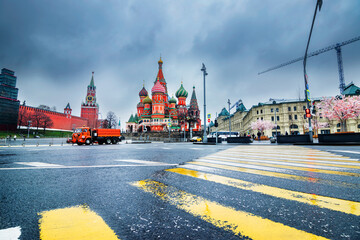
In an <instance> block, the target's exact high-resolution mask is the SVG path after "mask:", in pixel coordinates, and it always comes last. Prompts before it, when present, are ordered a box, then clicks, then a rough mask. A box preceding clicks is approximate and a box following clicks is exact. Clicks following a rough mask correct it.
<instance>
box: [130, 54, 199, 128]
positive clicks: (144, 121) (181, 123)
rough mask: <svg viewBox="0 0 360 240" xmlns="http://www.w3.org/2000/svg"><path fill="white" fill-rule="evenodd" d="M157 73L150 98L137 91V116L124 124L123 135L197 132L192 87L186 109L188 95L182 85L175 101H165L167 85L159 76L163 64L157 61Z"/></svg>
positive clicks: (141, 91)
mask: <svg viewBox="0 0 360 240" xmlns="http://www.w3.org/2000/svg"><path fill="white" fill-rule="evenodd" d="M158 64H159V71H158V74H157V77H156V79H155V82H154V86H153V87H152V89H151V98H150V96H149V94H148V91H147V90H146V89H145V86H143V88H142V89H141V90H140V92H139V97H140V102H139V103H138V104H137V113H136V114H135V115H131V116H130V118H129V121H128V122H126V131H127V132H145V131H146V132H149V131H151V132H162V131H169V128H170V129H171V131H184V129H185V131H189V130H190V129H191V130H192V131H200V130H201V120H200V110H199V106H198V103H197V99H196V94H195V87H193V92H192V96H191V100H190V105H189V106H187V105H186V98H187V97H188V92H187V91H186V90H185V88H184V86H183V83H181V86H180V88H179V89H178V90H177V91H176V93H175V96H176V98H177V99H178V100H176V99H175V98H174V96H173V97H172V98H170V97H169V94H168V90H167V83H166V81H165V78H164V74H163V72H162V65H163V61H162V60H161V58H160V60H159V61H158Z"/></svg>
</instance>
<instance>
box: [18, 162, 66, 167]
mask: <svg viewBox="0 0 360 240" xmlns="http://www.w3.org/2000/svg"><path fill="white" fill-rule="evenodd" d="M15 163H16V164H21V165H26V166H32V167H62V166H63V165H59V164H52V163H44V162H15Z"/></svg>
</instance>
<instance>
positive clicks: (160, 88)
mask: <svg viewBox="0 0 360 240" xmlns="http://www.w3.org/2000/svg"><path fill="white" fill-rule="evenodd" d="M151 92H152V93H165V92H166V90H165V88H164V86H163V85H161V83H160V81H159V79H158V80H157V81H156V83H155V85H154V86H153V88H152V89H151Z"/></svg>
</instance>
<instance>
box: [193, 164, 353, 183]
mask: <svg viewBox="0 0 360 240" xmlns="http://www.w3.org/2000/svg"><path fill="white" fill-rule="evenodd" d="M188 163H190V164H195V165H200V166H205V167H213V168H220V169H225V170H231V171H237V172H245V173H250V174H257V175H262V176H268V177H276V178H284V179H291V180H297V181H304V182H316V183H326V184H329V185H335V186H340V187H351V188H359V187H360V186H359V184H352V183H347V182H339V181H333V180H326V179H321V178H314V177H303V176H298V175H292V174H287V173H278V172H271V171H264V170H257V169H250V168H243V167H233V166H227V165H221V164H215V163H206V162H188Z"/></svg>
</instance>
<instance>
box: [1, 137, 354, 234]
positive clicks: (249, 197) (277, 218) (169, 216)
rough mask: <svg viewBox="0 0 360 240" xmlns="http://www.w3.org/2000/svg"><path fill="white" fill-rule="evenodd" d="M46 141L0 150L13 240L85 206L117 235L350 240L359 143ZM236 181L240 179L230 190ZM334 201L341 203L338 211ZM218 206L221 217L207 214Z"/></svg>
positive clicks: (5, 222) (4, 225)
mask: <svg viewBox="0 0 360 240" xmlns="http://www.w3.org/2000/svg"><path fill="white" fill-rule="evenodd" d="M54 144H55V146H48V143H46V142H43V143H42V144H40V146H39V147H36V146H25V147H21V146H20V145H18V147H1V148H0V183H1V189H0V231H1V229H9V228H14V227H19V228H20V229H21V236H20V239H39V238H40V232H41V231H42V230H43V229H42V227H41V226H39V225H40V222H41V217H42V215H41V213H42V212H44V211H52V210H56V209H64V208H70V207H75V206H86V208H87V209H91V210H92V211H93V212H95V213H96V214H97V215H98V216H100V217H101V218H102V219H103V220H104V222H105V223H106V225H107V226H108V227H109V228H110V229H112V230H113V232H114V233H115V234H116V236H117V238H118V239H252V238H253V239H274V238H272V236H270V235H267V236H258V235H256V234H252V231H253V230H252V228H255V232H263V231H265V230H263V226H262V225H263V223H269V224H270V226H272V227H270V228H271V229H272V231H276V232H282V231H285V232H289V231H290V230H293V231H294V234H297V233H301V234H302V233H309V234H312V235H316V236H322V237H324V238H328V239H360V226H359V225H360V224H359V223H360V217H359V215H360V213H359V212H360V209H359V202H360V200H359V199H360V181H359V174H360V170H359V169H360V162H359V161H358V159H359V158H360V147H354V146H348V147H345V146H338V147H327V146H319V147H311V148H304V147H293V146H285V147H284V146H276V145H259V144H258V145H255V144H254V145H242V146H239V145H227V144H221V145H217V146H204V145H193V144H190V143H167V144H166V143H152V144H118V145H108V146H106V145H103V146H97V145H93V146H76V145H75V146H71V145H64V146H60V144H61V141H60V140H57V141H55V142H54ZM29 145H30V144H29ZM313 149H315V150H313ZM316 149H319V150H322V151H321V152H320V151H318V150H316ZM326 151H327V152H326ZM330 152H331V153H332V154H336V155H337V156H335V155H328V153H330ZM323 154H324V155H323ZM314 156H315V157H314ZM342 156H347V157H350V159H351V160H347V159H345V158H341V157H342ZM337 158H339V159H337ZM193 161H194V162H193ZM296 161H299V163H297V162H296ZM306 161H307V162H306ZM344 163H345V164H348V165H344V167H341V166H340V167H339V164H344ZM299 164H300V165H299ZM301 164H303V165H301ZM314 164H315V165H314ZM349 166H350V167H349ZM302 168H304V169H302ZM169 169H170V171H168V170H169ZM310 169H312V170H310ZM314 169H315V170H314ZM326 171H330V172H326ZM331 171H332V172H331ZM204 174H205V175H204ZM351 174H353V175H351ZM224 177H225V178H224ZM142 180H146V181H145V182H144V181H142ZM237 180H241V181H245V182H241V183H236V184H237V185H236V184H235V185H233V186H232V185H231V184H234V182H236V181H237ZM269 186H270V187H272V188H270V190H268V187H269ZM283 190H285V192H284V191H283ZM277 191H278V193H277ZM286 191H294V192H295V194H292V195H291V194H288V192H286ZM294 192H292V193H294ZM297 193H299V194H301V193H308V194H310V195H311V196H312V199H311V200H309V203H307V202H304V200H303V199H304V198H306V196H305V197H304V196H300V195H299V196H300V197H299V196H297V195H296V194H297ZM275 194H278V195H275ZM294 196H295V197H294ZM317 196H325V197H328V198H327V199H325V200H321V199H318V197H317ZM192 197H195V198H196V199H195V200H194V199H192ZM292 198H294V199H292ZM191 199H192V200H191ZM203 199H205V200H206V201H204V203H205V205H206V211H205V210H204V211H199V207H201V204H200V203H201V202H202V201H203ZM336 199H340V200H341V201H342V200H346V201H344V203H342V202H340V205H341V206H340V207H339V208H338V207H337V205H338V203H337V202H336V201H337V200H336ZM302 201H303V202H302ZM332 201H334V202H333V204H332ZM328 202H330V204H329V203H328ZM224 209H225V210H226V211H229V215H231V216H225V217H224V216H220V215H221V214H220V215H217V211H220V212H221V211H223V212H224V211H225V210H224ZM347 209H348V210H347ZM242 213H245V214H243V215H241V214H242ZM249 216H250V217H249ZM224 219H225V220H224ZM259 219H260V220H259ZM264 219H265V221H267V222H264ZM224 221H225V223H226V224H221V222H224ZM232 221H233V222H232ZM239 221H240V223H241V221H244V222H245V223H244V222H243V223H242V224H240V225H236V224H238V223H239ZM251 221H254V223H256V226H254V224H253V226H251V224H250V223H251ZM246 223H249V224H246ZM279 223H280V224H279ZM271 224H274V225H271ZM227 225H229V226H230V227H229V226H227ZM289 229H290V230H289ZM79 231H81V230H79ZM290 232H291V231H290ZM0 236H2V235H1V232H0ZM41 239H47V238H46V237H44V236H42V238H41ZM88 239H90V238H88ZM314 239H317V238H314ZM319 239H320V238H319Z"/></svg>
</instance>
